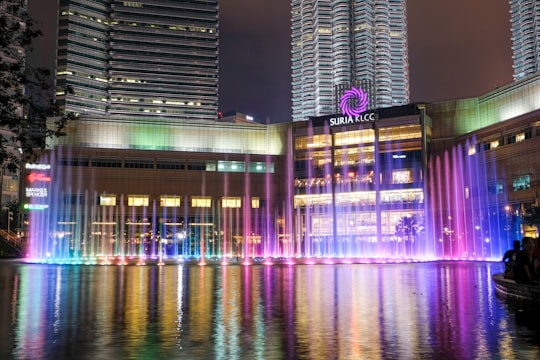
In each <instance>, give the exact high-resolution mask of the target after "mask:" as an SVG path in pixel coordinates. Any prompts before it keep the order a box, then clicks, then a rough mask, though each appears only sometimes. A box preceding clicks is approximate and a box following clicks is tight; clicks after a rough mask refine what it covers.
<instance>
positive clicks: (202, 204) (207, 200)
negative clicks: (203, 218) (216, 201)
mask: <svg viewBox="0 0 540 360" xmlns="http://www.w3.org/2000/svg"><path fill="white" fill-rule="evenodd" d="M191 207H194V208H209V207H212V198H211V197H210V196H193V197H192V198H191Z"/></svg>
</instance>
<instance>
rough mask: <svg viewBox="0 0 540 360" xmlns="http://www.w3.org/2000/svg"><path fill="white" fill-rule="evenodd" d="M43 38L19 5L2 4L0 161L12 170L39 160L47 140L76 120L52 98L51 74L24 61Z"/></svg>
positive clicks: (0, 14) (69, 90)
mask: <svg viewBox="0 0 540 360" xmlns="http://www.w3.org/2000/svg"><path fill="white" fill-rule="evenodd" d="M40 35H41V31H39V30H36V29H34V21H33V20H32V19H31V18H30V16H29V15H28V13H27V11H26V9H25V8H24V7H22V6H21V5H20V3H19V2H16V1H7V2H2V3H1V4H0V128H1V129H2V136H0V163H1V164H2V166H4V167H6V168H7V169H8V170H10V171H15V170H16V169H17V168H18V166H19V164H20V161H21V158H22V160H23V161H31V160H33V159H35V156H36V155H37V154H36V150H38V152H39V150H43V149H44V148H45V147H46V139H47V138H49V137H56V136H62V135H63V129H64V126H65V124H66V122H67V121H68V120H69V119H74V118H75V117H76V115H75V114H73V113H67V114H66V113H61V112H60V109H59V108H58V106H57V105H56V104H55V103H54V101H53V100H52V99H53V95H52V93H51V90H52V86H51V76H50V71H49V70H48V69H45V68H33V67H31V66H28V64H27V63H26V61H25V54H26V52H27V51H29V50H30V49H31V48H30V46H31V43H32V40H33V39H35V38H36V37H38V36H40ZM65 91H67V92H71V89H65ZM48 118H50V119H54V121H53V125H52V126H51V127H47V125H46V123H47V119H48ZM14 150H15V151H14Z"/></svg>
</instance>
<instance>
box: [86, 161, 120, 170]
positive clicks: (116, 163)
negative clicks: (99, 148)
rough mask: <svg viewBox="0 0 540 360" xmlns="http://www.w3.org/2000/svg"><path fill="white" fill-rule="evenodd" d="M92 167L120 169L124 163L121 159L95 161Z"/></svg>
mask: <svg viewBox="0 0 540 360" xmlns="http://www.w3.org/2000/svg"><path fill="white" fill-rule="evenodd" d="M92 166H93V167H110V168H119V167H122V161H120V160H119V159H93V160H92Z"/></svg>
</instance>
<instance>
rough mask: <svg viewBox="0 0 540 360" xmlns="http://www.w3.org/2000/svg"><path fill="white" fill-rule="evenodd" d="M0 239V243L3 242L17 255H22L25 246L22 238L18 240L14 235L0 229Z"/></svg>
mask: <svg viewBox="0 0 540 360" xmlns="http://www.w3.org/2000/svg"><path fill="white" fill-rule="evenodd" d="M0 238H1V240H0V241H5V242H6V243H7V244H8V245H10V246H11V247H13V248H14V249H15V250H17V251H18V252H19V253H22V251H23V250H24V247H25V246H24V245H25V244H24V242H23V240H22V238H20V237H19V236H17V235H16V234H14V233H11V232H7V231H6V230H3V229H0Z"/></svg>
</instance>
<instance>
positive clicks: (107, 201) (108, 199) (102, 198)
mask: <svg viewBox="0 0 540 360" xmlns="http://www.w3.org/2000/svg"><path fill="white" fill-rule="evenodd" d="M99 205H100V206H116V195H107V194H103V195H99Z"/></svg>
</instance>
